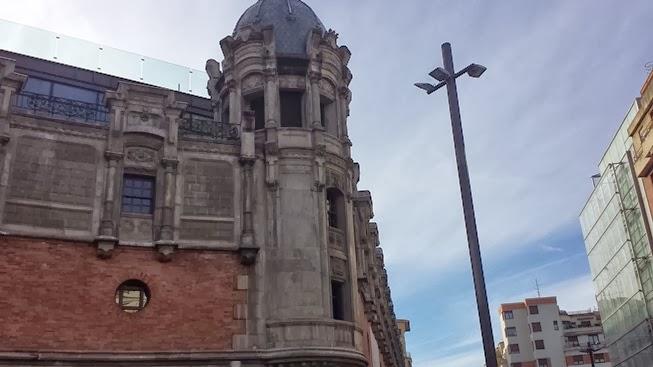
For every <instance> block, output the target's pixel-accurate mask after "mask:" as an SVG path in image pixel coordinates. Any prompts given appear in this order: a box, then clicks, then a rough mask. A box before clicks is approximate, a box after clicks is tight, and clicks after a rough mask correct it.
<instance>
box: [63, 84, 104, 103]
mask: <svg viewBox="0 0 653 367" xmlns="http://www.w3.org/2000/svg"><path fill="white" fill-rule="evenodd" d="M52 96H53V97H61V98H66V99H72V100H74V101H80V102H86V103H93V104H96V103H97V102H98V93H97V92H96V91H92V90H89V89H84V88H78V87H73V86H70V85H65V84H57V83H55V84H54V86H53V87H52Z"/></svg>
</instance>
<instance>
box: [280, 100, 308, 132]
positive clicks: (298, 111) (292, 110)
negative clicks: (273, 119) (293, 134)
mask: <svg viewBox="0 0 653 367" xmlns="http://www.w3.org/2000/svg"><path fill="white" fill-rule="evenodd" d="M279 95H280V97H281V126H282V127H302V115H303V113H302V99H303V95H304V94H303V93H302V92H287V91H286V92H280V93H279Z"/></svg>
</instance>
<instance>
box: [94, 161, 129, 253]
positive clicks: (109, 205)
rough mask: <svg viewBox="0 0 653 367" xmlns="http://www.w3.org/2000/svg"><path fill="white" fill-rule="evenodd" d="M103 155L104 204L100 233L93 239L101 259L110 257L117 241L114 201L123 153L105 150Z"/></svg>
mask: <svg viewBox="0 0 653 367" xmlns="http://www.w3.org/2000/svg"><path fill="white" fill-rule="evenodd" d="M104 157H105V158H106V161H107V171H106V172H107V173H106V177H105V189H104V205H103V208H102V218H101V219H100V234H99V236H98V237H97V238H96V239H95V242H96V243H97V255H98V257H100V258H102V259H108V258H110V257H111V254H112V252H113V249H114V247H115V245H116V244H117V243H118V236H117V233H116V220H115V219H116V218H115V212H116V211H115V201H116V196H117V192H116V191H117V190H116V181H117V177H116V174H117V170H118V166H119V165H120V162H121V161H122V159H123V157H124V154H123V153H118V152H112V151H106V152H105V153H104Z"/></svg>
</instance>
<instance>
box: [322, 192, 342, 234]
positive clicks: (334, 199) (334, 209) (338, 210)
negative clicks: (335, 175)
mask: <svg viewBox="0 0 653 367" xmlns="http://www.w3.org/2000/svg"><path fill="white" fill-rule="evenodd" d="M326 197H327V203H326V204H327V205H326V206H327V220H328V222H329V227H331V228H338V229H344V227H345V226H344V223H345V218H344V216H345V213H344V211H345V203H344V198H343V195H342V192H340V190H338V189H335V188H329V189H327V192H326Z"/></svg>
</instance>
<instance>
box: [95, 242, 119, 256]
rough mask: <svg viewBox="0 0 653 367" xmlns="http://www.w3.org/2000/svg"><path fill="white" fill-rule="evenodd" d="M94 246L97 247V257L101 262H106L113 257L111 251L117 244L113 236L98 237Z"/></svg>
mask: <svg viewBox="0 0 653 367" xmlns="http://www.w3.org/2000/svg"><path fill="white" fill-rule="evenodd" d="M95 244H96V246H97V250H96V255H97V257H98V258H99V259H102V260H107V259H110V258H111V257H112V256H113V250H114V249H115V248H116V245H117V244H118V238H116V237H113V236H98V237H96V238H95Z"/></svg>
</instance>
